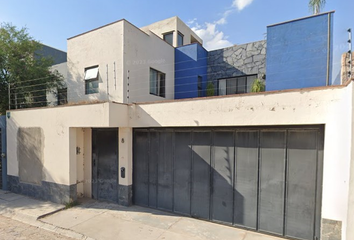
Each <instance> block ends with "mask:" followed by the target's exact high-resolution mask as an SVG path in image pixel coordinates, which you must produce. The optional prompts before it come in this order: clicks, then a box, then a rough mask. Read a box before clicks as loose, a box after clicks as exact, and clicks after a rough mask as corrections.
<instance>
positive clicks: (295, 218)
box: [285, 130, 317, 239]
mask: <svg viewBox="0 0 354 240" xmlns="http://www.w3.org/2000/svg"><path fill="white" fill-rule="evenodd" d="M316 170H317V131H314V130H313V131H311V130H308V131H289V134H288V181H287V184H288V185H287V202H286V213H285V214H286V218H285V220H286V222H285V235H286V236H289V237H296V238H301V239H313V236H314V222H315V208H316V205H315V203H316Z"/></svg>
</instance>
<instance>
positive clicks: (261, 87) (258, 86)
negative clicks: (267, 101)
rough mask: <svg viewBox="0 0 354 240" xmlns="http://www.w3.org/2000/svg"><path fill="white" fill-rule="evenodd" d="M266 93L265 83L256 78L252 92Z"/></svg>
mask: <svg viewBox="0 0 354 240" xmlns="http://www.w3.org/2000/svg"><path fill="white" fill-rule="evenodd" d="M264 91H265V83H264V81H262V80H259V79H258V78H256V79H255V80H254V82H253V83H252V87H251V92H264Z"/></svg>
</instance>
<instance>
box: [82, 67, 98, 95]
mask: <svg viewBox="0 0 354 240" xmlns="http://www.w3.org/2000/svg"><path fill="white" fill-rule="evenodd" d="M91 93H98V66H94V67H89V68H86V69H85V94H91Z"/></svg>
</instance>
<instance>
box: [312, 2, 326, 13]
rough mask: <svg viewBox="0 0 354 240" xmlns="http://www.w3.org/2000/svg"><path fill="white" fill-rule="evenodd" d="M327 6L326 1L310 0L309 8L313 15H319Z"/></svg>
mask: <svg viewBox="0 0 354 240" xmlns="http://www.w3.org/2000/svg"><path fill="white" fill-rule="evenodd" d="M325 4H326V0H310V1H309V8H310V9H311V11H312V12H313V14H319V13H320V11H321V9H322V8H323V7H324V5H325Z"/></svg>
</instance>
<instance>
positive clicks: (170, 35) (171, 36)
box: [163, 32, 173, 46]
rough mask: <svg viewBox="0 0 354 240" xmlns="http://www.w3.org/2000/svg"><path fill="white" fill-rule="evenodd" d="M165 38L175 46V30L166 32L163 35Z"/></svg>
mask: <svg viewBox="0 0 354 240" xmlns="http://www.w3.org/2000/svg"><path fill="white" fill-rule="evenodd" d="M163 40H165V41H166V42H167V43H169V44H171V45H172V46H173V32H169V33H165V34H164V35H163Z"/></svg>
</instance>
